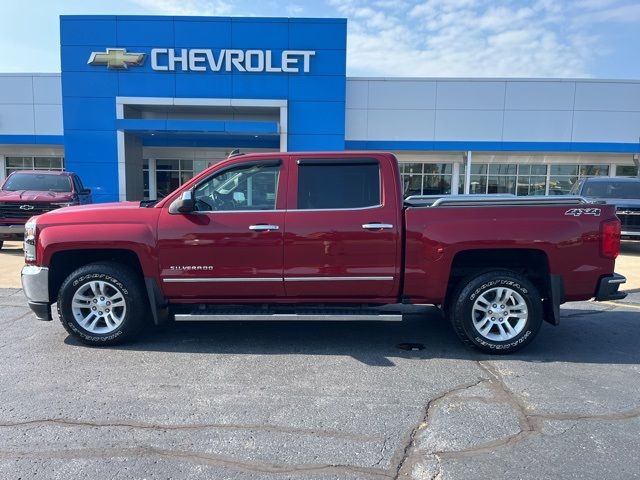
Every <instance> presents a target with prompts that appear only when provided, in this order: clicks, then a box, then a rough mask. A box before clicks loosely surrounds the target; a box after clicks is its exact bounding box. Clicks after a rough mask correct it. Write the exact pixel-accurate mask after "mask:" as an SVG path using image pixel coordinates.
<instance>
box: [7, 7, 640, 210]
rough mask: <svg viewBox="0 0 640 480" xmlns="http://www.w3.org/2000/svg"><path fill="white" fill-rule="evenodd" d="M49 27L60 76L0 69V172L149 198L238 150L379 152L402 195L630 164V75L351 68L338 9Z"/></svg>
mask: <svg viewBox="0 0 640 480" xmlns="http://www.w3.org/2000/svg"><path fill="white" fill-rule="evenodd" d="M60 37H61V45H60V56H61V72H60V73H54V74H49V73H47V74H38V73H24V74H0V180H1V179H3V178H4V177H5V176H6V175H8V174H10V173H11V172H12V171H15V170H21V169H63V168H64V169H65V170H70V171H74V172H76V173H78V174H79V175H80V176H81V178H82V180H83V182H84V184H85V186H86V187H88V188H91V189H92V191H93V197H94V200H95V201H98V202H104V201H117V200H125V199H130V200H137V199H142V198H145V197H146V198H155V197H156V196H163V195H166V194H167V193H168V192H170V191H171V190H173V189H174V188H176V187H177V186H178V185H180V184H181V183H182V182H184V181H185V180H187V179H189V178H191V177H192V176H193V175H194V174H196V173H198V172H199V171H201V170H203V169H204V168H206V167H207V166H209V165H210V164H212V163H215V162H217V161H219V160H220V159H222V158H224V157H226V156H227V154H228V153H229V152H230V151H231V150H233V149H236V148H239V149H240V150H241V151H243V152H254V151H312V150H384V151H390V152H393V153H395V154H396V155H397V157H398V159H399V160H400V162H401V172H402V177H403V182H404V186H405V193H406V194H407V195H409V194H450V193H514V194H517V195H545V194H549V195H557V194H565V193H568V191H569V190H570V187H571V185H572V184H573V182H575V180H576V179H577V178H578V177H579V176H592V175H608V176H628V175H636V174H637V161H638V160H637V158H638V154H640V81H631V80H593V79H512V78H508V79H502V78H500V79H493V78H492V79H485V78H482V79H479V78H478V79H476V78H394V77H393V72H389V77H384V78H362V77H348V76H346V56H347V49H346V47H347V42H348V38H347V21H346V20H344V19H326V18H323V19H315V18H313V19H311V18H236V17H233V18H229V17H166V16H150V17H146V16H63V17H61V19H60ZM391 50H392V46H391ZM52 54H54V53H52ZM328 187H330V185H328Z"/></svg>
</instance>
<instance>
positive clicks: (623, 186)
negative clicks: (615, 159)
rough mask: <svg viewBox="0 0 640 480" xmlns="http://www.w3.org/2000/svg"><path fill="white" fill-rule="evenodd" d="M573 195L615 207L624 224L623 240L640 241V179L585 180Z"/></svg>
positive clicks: (574, 187) (577, 183)
mask: <svg viewBox="0 0 640 480" xmlns="http://www.w3.org/2000/svg"><path fill="white" fill-rule="evenodd" d="M571 193H572V194H574V195H582V196H583V197H586V198H588V199H590V200H592V201H599V202H603V203H608V204H610V205H614V206H615V208H616V215H618V218H619V219H620V222H621V224H622V231H621V236H622V238H623V239H629V240H640V178H633V177H613V178H612V177H588V178H583V179H580V180H578V181H577V182H576V183H575V185H574V186H573V188H572V189H571Z"/></svg>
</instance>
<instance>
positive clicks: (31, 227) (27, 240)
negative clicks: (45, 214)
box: [24, 217, 38, 262]
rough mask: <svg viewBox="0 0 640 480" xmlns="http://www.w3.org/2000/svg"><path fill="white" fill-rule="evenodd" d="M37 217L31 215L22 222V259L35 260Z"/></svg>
mask: <svg viewBox="0 0 640 480" xmlns="http://www.w3.org/2000/svg"><path fill="white" fill-rule="evenodd" d="M37 218H38V217H31V218H30V219H29V220H28V221H27V223H25V224H24V261H25V262H35V261H36V220H37Z"/></svg>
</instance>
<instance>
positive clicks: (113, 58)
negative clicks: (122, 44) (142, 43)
mask: <svg viewBox="0 0 640 480" xmlns="http://www.w3.org/2000/svg"><path fill="white" fill-rule="evenodd" d="M145 56H146V55H145V54H144V53H127V49H126V48H107V51H106V52H92V53H91V56H90V57H89V61H88V62H87V63H88V64H89V65H106V66H107V68H116V69H126V68H129V65H142V64H143V63H144V57H145Z"/></svg>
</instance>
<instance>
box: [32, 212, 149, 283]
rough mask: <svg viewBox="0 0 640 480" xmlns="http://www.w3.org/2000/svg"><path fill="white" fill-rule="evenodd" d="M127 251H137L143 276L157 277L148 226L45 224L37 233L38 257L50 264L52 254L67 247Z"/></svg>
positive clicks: (40, 262)
mask: <svg viewBox="0 0 640 480" xmlns="http://www.w3.org/2000/svg"><path fill="white" fill-rule="evenodd" d="M94 249H95V250H98V249H99V250H108V249H120V250H129V251H132V252H134V253H135V254H136V256H137V257H138V259H139V261H140V265H141V267H142V271H143V273H144V276H145V277H153V278H157V277H158V258H157V253H156V237H155V233H154V231H153V229H152V228H151V226H150V225H146V224H132V223H108V224H92V223H80V224H71V225H69V224H65V225H48V226H45V227H44V228H43V229H42V230H41V231H40V232H39V233H38V248H37V259H38V263H39V264H40V265H44V266H48V265H51V259H52V257H53V256H54V255H55V254H56V253H58V252H62V251H69V250H94Z"/></svg>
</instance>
